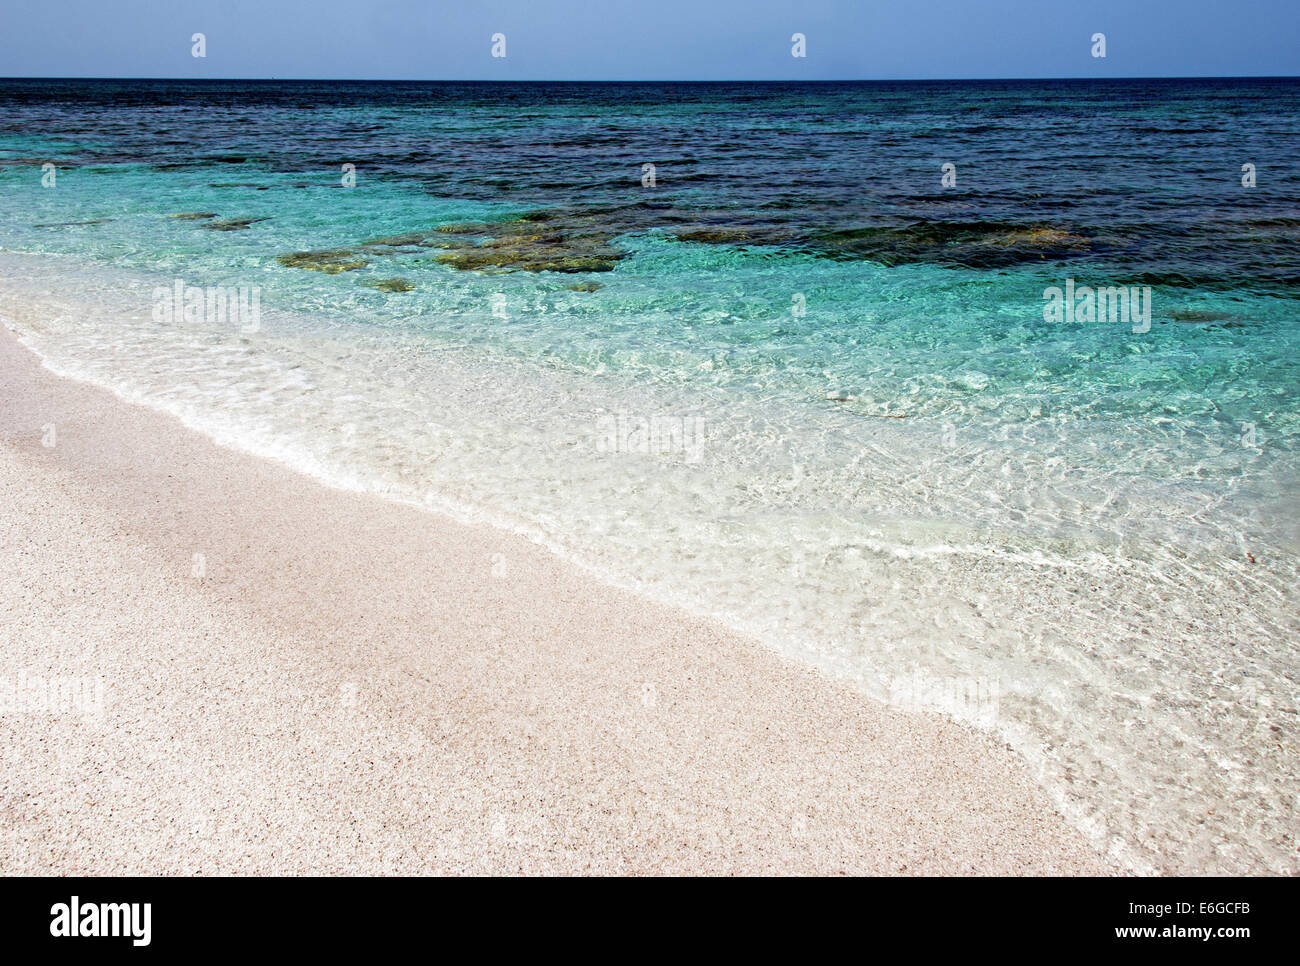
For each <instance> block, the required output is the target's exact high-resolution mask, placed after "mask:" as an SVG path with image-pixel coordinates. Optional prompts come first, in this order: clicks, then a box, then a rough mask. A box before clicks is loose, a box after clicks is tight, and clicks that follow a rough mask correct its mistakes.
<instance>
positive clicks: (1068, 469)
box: [0, 82, 1300, 872]
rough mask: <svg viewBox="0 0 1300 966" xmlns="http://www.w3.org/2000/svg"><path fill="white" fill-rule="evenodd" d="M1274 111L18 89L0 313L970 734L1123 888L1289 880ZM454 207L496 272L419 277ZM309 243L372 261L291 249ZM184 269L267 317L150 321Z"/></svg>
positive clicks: (316, 87)
mask: <svg viewBox="0 0 1300 966" xmlns="http://www.w3.org/2000/svg"><path fill="white" fill-rule="evenodd" d="M1298 90H1300V87H1297V85H1296V84H1294V83H1284V82H1265V83H1255V84H1251V83H1245V82H1232V83H1214V82H1197V83H1190V84H1176V83H1153V84H1145V83H1129V84H1124V83H1106V84H1097V85H1080V84H1069V83H1062V84H1041V85H1029V84H1000V85H999V84H970V85H951V84H942V85H939V84H935V85H672V87H671V89H669V88H668V86H666V85H604V86H602V85H554V86H546V87H543V88H536V87H527V86H522V85H333V86H331V85H320V84H287V85H270V84H257V85H237V84H226V85H169V84H136V85H121V84H112V83H102V84H95V83H86V84H73V83H69V84H67V85H64V86H62V87H60V86H58V85H53V84H39V83H36V82H26V83H18V82H7V83H5V84H4V85H3V86H0V106H3V107H4V108H5V110H4V111H3V112H0V246H3V249H4V251H3V252H0V276H2V277H3V278H4V284H3V286H2V287H0V315H3V317H4V318H6V319H7V320H8V321H10V323H11V324H13V325H15V326H16V327H17V328H18V329H19V331H20V332H21V333H23V335H24V337H25V338H26V339H27V341H28V342H29V344H31V345H33V346H34V347H35V348H37V349H38V351H40V352H41V353H42V354H43V355H44V356H45V357H46V359H47V360H48V361H49V362H50V364H51V365H52V366H53V367H54V368H55V369H56V370H57V371H62V372H66V373H68V374H73V375H78V376H81V377H84V378H90V379H93V380H95V381H97V382H101V383H103V384H106V385H110V386H112V387H114V388H115V389H117V390H118V391H119V392H121V393H122V394H123V395H126V396H127V397H128V398H132V399H136V400H139V401H142V402H147V403H149V404H152V405H155V406H160V407H163V408H166V409H168V410H170V411H172V412H175V413H177V414H179V415H181V416H182V417H183V418H185V419H186V420H187V421H188V422H189V423H191V424H192V425H195V426H197V427H199V428H202V429H204V430H205V431H207V432H209V433H211V434H213V435H215V436H217V438H219V439H221V440H223V441H225V442H229V443H231V444H233V445H238V446H241V447H244V448H247V449H251V450H254V451H256V452H261V453H265V454H268V455H273V456H276V457H278V458H281V459H284V460H287V461H289V462H291V463H293V464H295V465H298V466H300V467H302V468H304V469H307V470H309V471H311V472H314V473H316V474H318V475H320V476H322V477H324V478H326V479H329V480H331V481H333V482H335V483H339V484H341V485H347V486H352V487H357V488H362V489H367V490H373V491H377V492H383V493H386V494H388V495H390V496H393V497H396V498H398V499H404V500H408V501H411V502H416V503H420V504H422V505H428V506H431V507H436V508H439V509H444V510H449V511H451V512H453V513H456V514H457V515H460V516H463V517H467V518H475V519H487V520H491V521H493V522H496V523H499V524H502V525H505V526H510V527H512V528H514V529H517V530H519V531H520V532H523V533H526V534H528V535H529V536H531V537H532V538H533V539H536V540H539V541H541V542H543V543H545V544H547V545H549V546H552V547H554V548H556V549H557V550H559V551H561V552H563V553H565V554H566V555H568V556H570V557H571V558H574V559H577V560H579V561H581V562H583V563H584V564H585V565H587V566H589V567H591V568H593V569H595V570H596V571H598V572H599V573H601V574H603V575H605V576H606V577H608V578H610V579H613V580H616V581H618V582H620V583H623V584H626V585H629V586H634V587H637V588H638V589H640V590H641V591H643V592H644V593H647V594H649V595H651V596H654V597H657V598H660V599H665V600H669V601H673V602H676V603H679V604H682V605H684V606H687V607H689V608H691V609H693V610H696V611H699V612H702V613H708V614H712V615H714V616H719V617H721V618H723V619H725V620H727V621H728V622H730V623H732V624H734V625H736V626H739V627H741V628H743V629H745V630H748V631H750V632H752V633H755V634H757V635H759V636H760V637H762V638H763V639H764V640H766V641H769V642H770V643H772V644H773V645H774V646H777V647H779V648H781V649H783V650H784V651H786V652H787V653H789V654H791V655H793V656H796V657H798V658H800V659H804V660H811V661H813V662H815V663H818V664H819V665H821V666H824V667H827V668H828V669H830V670H832V671H834V672H835V673H838V674H842V675H845V676H848V677H850V678H851V679H853V680H854V681H856V682H857V683H858V684H859V685H860V686H861V687H863V688H864V689H865V690H867V691H868V692H869V693H872V694H874V695H876V696H878V697H881V698H883V699H885V700H891V701H895V702H898V703H902V704H904V705H906V706H924V707H939V708H941V709H943V710H946V711H948V712H950V713H952V714H953V715H954V716H956V717H958V718H960V719H962V720H966V721H969V722H971V723H973V724H976V725H978V726H980V727H985V728H989V729H992V730H993V731H994V732H995V733H997V734H999V735H1000V736H1002V737H1003V738H1005V740H1007V741H1008V742H1009V743H1010V744H1012V745H1013V746H1014V747H1015V748H1016V749H1017V750H1018V751H1020V752H1021V753H1022V754H1023V755H1024V756H1025V757H1026V759H1027V760H1028V761H1029V763H1030V766H1031V768H1033V769H1034V770H1035V772H1036V773H1037V774H1038V775H1039V777H1040V779H1041V780H1042V782H1043V784H1044V786H1045V787H1046V788H1047V789H1048V790H1049V791H1050V792H1051V793H1052V794H1053V795H1054V796H1055V797H1056V800H1057V801H1058V802H1059V803H1060V804H1061V807H1062V808H1063V809H1064V810H1065V812H1066V814H1067V815H1068V816H1069V817H1070V818H1071V819H1072V820H1074V821H1075V822H1076V823H1077V824H1078V825H1079V826H1080V827H1081V828H1083V829H1084V830H1085V831H1086V832H1088V834H1090V835H1091V836H1093V838H1094V839H1095V841H1096V842H1097V843H1098V845H1099V846H1100V847H1101V848H1103V849H1106V850H1108V851H1110V852H1112V853H1113V854H1115V855H1116V856H1117V857H1119V858H1120V859H1121V860H1123V861H1125V862H1127V863H1129V864H1130V865H1131V866H1132V867H1133V868H1136V869H1140V870H1156V871H1222V872H1243V871H1265V870H1268V871H1295V870H1296V869H1297V868H1300V862H1298V861H1297V851H1296V839H1295V835H1296V826H1297V809H1296V794H1297V777H1300V776H1298V774H1297V773H1298V772H1300V764H1298V762H1300V755H1298V754H1297V751H1298V750H1300V749H1298V748H1297V730H1296V729H1297V705H1298V700H1297V676H1298V673H1300V668H1298V663H1300V662H1298V661H1297V657H1296V640H1297V634H1296V631H1297V630H1298V629H1300V628H1298V627H1297V625H1298V624H1300V619H1298V617H1297V615H1298V614H1300V611H1298V610H1297V606H1296V604H1297V601H1296V595H1295V586H1296V574H1297V560H1298V557H1297V552H1298V551H1300V531H1298V528H1297V523H1296V520H1297V513H1296V511H1297V483H1298V482H1300V472H1298V471H1300V465H1298V463H1297V434H1298V432H1300V425H1298V423H1300V406H1298V405H1297V402H1298V400H1297V392H1298V391H1300V379H1297V375H1300V373H1297V366H1298V365H1300V364H1298V363H1297V361H1296V353H1295V351H1294V349H1295V333H1296V325H1297V321H1298V320H1297V311H1296V302H1295V296H1296V289H1297V280H1298V278H1300V270H1298V263H1297V258H1298V256H1297V250H1298V249H1297V245H1296V232H1297V226H1298V225H1300V221H1298V220H1297V212H1298V211H1300V171H1298V170H1297V167H1296V163H1295V161H1294V159H1295V158H1296V157H1297V156H1300V154H1297V150H1296V149H1297V148H1298V147H1300V121H1298V120H1297V114H1296V111H1295V106H1296V100H1295V97H1296V93H1297V91H1298ZM45 160H52V161H54V162H55V163H56V164H58V165H59V167H58V171H57V182H56V185H55V187H53V188H42V187H41V185H40V178H41V168H40V162H43V161H45ZM1248 160H1249V161H1252V162H1253V163H1255V164H1256V165H1257V169H1258V172H1259V186H1258V187H1256V188H1254V189H1243V188H1242V187H1241V183H1240V167H1241V164H1242V163H1244V162H1245V161H1248ZM646 161H650V162H652V163H655V164H656V166H657V171H656V175H657V182H658V183H657V185H656V186H655V187H654V188H644V187H642V185H641V181H640V179H641V173H642V172H641V164H642V163H643V162H646ZM944 161H952V162H953V163H955V164H957V171H958V187H957V188H955V189H948V190H944V189H941V188H940V187H939V175H940V171H939V165H940V164H941V163H943V162H944ZM31 162H36V163H31ZM343 163H352V164H355V165H356V167H357V178H358V180H357V186H356V187H355V188H351V189H348V188H344V187H342V186H341V185H340V184H339V178H340V165H342V164H343ZM208 212H211V213H213V218H207V219H194V220H185V219H176V218H173V217H170V216H171V215H175V214H177V213H208ZM527 212H542V213H544V214H545V215H546V218H545V219H544V220H543V221H542V222H540V223H539V224H540V231H539V232H538V234H539V235H542V234H544V235H546V236H547V237H554V238H558V239H559V240H558V241H557V242H549V241H542V242H537V241H530V240H528V238H530V237H532V235H531V233H532V228H531V227H529V228H528V229H527V231H528V233H529V235H528V236H527V237H525V236H524V235H522V234H521V233H520V232H519V230H518V229H519V226H520V224H521V223H520V222H518V221H515V220H513V219H517V218H518V217H519V216H520V215H522V214H524V213H527ZM254 217H256V218H266V219H268V220H265V221H259V222H255V223H252V224H250V225H249V226H248V227H247V228H243V229H236V230H230V231H214V230H210V229H209V228H206V227H205V225H210V224H212V223H213V222H215V221H217V220H218V219H232V218H254ZM100 219H108V220H100ZM92 221H94V222H97V223H94V224H69V223H72V222H92ZM467 221H474V222H479V221H487V222H493V223H496V222H500V223H501V224H502V227H501V228H500V229H492V230H490V231H478V232H477V233H476V234H473V235H471V236H470V237H469V240H468V241H466V240H465V238H464V237H462V236H455V235H447V236H446V243H449V244H458V245H462V246H477V245H479V244H482V243H484V239H488V241H487V242H486V244H488V245H491V244H492V242H491V239H492V238H493V237H497V236H498V235H499V236H502V237H506V238H508V239H511V244H512V245H513V246H514V247H512V248H510V249H509V250H507V251H506V252H505V253H504V254H505V255H506V256H507V257H505V258H504V259H501V260H498V261H496V262H495V263H494V264H493V265H492V266H490V267H491V268H492V269H493V270H492V271H487V272H479V271H461V270H457V268H455V267H454V265H453V264H448V263H445V262H439V261H438V259H439V257H440V256H446V255H448V254H450V255H452V256H456V255H458V254H462V253H465V252H469V253H471V254H475V255H476V254H478V253H479V252H481V251H482V250H483V249H479V248H476V247H461V248H453V249H441V248H437V247H434V246H436V245H437V244H441V243H443V241H442V238H441V237H440V236H439V235H438V234H437V233H436V232H435V229H436V228H437V227H438V226H446V225H448V224H451V223H457V222H467ZM41 226H52V227H41ZM494 232H496V233H497V234H496V235H494V234H493V233H494ZM511 232H514V234H513V235H512V234H511ZM409 233H416V234H417V235H419V236H420V238H419V240H418V241H416V240H413V239H410V238H408V239H405V240H404V242H403V243H402V244H392V245H389V246H373V245H372V246H366V245H365V244H364V243H365V242H366V241H367V240H368V239H374V238H378V237H383V236H392V235H397V234H409ZM592 237H595V238H597V248H599V250H600V251H602V252H605V250H606V249H611V250H612V253H608V252H607V253H606V257H602V258H601V259H597V262H598V267H601V268H607V269H609V270H608V271H590V272H557V271H525V270H512V269H516V268H519V266H520V265H521V264H522V262H523V261H524V260H525V259H526V258H528V257H531V256H534V255H536V254H537V251H538V250H539V249H538V248H537V247H536V246H537V245H539V244H540V245H542V246H543V248H542V249H541V250H542V251H543V252H544V255H545V258H546V259H549V260H550V261H551V262H552V263H554V264H555V265H557V266H559V265H560V264H561V262H560V261H559V259H561V258H563V257H567V256H569V255H572V254H573V253H574V252H579V253H580V254H582V255H584V257H585V256H586V255H588V254H589V253H590V251H591V250H592V248H591V246H590V245H588V244H587V242H586V241H585V239H588V238H592ZM521 239H522V240H521ZM683 239H686V240H683ZM320 249H328V250H339V249H343V250H346V251H347V252H349V253H350V254H349V255H348V256H347V258H348V259H352V260H361V261H364V262H365V263H366V264H365V265H364V266H363V267H360V268H358V269H356V270H354V271H343V272H340V273H339V274H333V275H330V274H323V273H321V272H318V271H306V270H303V269H302V268H300V267H294V266H293V265H292V264H283V263H282V262H281V261H278V260H277V256H281V255H286V254H292V253H295V252H302V251H307V250H320ZM335 258H336V259H337V258H338V256H335ZM344 260H346V259H344ZM534 267H536V263H534ZM176 278H181V279H184V280H185V281H186V282H188V283H189V284H192V285H204V286H208V285H223V286H253V285H256V286H259V287H260V289H261V306H262V317H261V328H260V330H259V331H257V332H251V333H243V332H240V331H238V329H237V328H235V327H233V326H231V325H230V324H228V323H226V324H216V323H212V322H208V323H202V322H200V323H182V324H175V323H167V322H160V321H155V320H154V318H153V307H154V302H155V299H154V289H155V287H157V286H159V285H163V286H166V285H168V284H170V282H171V280H173V279H176ZM1067 278H1075V279H1077V280H1079V283H1080V284H1085V283H1087V284H1098V283H1101V284H1116V285H1126V284H1128V285H1151V286H1152V289H1153V290H1152V305H1153V313H1152V320H1151V329H1150V331H1149V332H1146V333H1134V332H1133V331H1132V327H1131V326H1129V325H1124V324H1119V323H1110V322H1106V321H1102V322H1093V323H1086V322H1085V323H1064V324H1049V323H1047V322H1045V321H1044V319H1043V315H1042V308H1043V297H1042V293H1043V290H1044V288H1046V287H1047V286H1051V285H1058V286H1059V285H1063V284H1064V283H1065V280H1066V279H1067ZM381 279H402V280H404V281H406V282H409V283H411V284H413V285H414V286H415V287H414V288H413V289H412V290H410V291H402V292H386V291H381V290H376V289H373V288H369V287H367V285H366V283H368V282H374V281H376V280H381ZM591 283H599V284H600V286H601V287H599V288H598V289H596V290H594V291H574V290H572V289H571V288H570V286H573V285H575V284H578V285H586V286H587V287H592V284H591ZM797 295H801V296H802V297H803V303H804V305H806V313H805V314H803V315H796V314H795V313H794V311H793V309H794V307H795V298H796V296H797ZM641 420H644V421H645V422H644V427H645V429H646V430H647V432H641V433H637V432H636V431H635V430H636V427H637V426H638V425H640V424H639V422H638V421H641ZM697 421H698V422H697ZM620 427H621V428H622V433H621V434H620ZM650 431H652V432H653V434H654V436H655V440H654V443H653V444H652V443H651V441H650V439H649V438H648V437H649V436H650ZM611 433H612V434H613V437H612V438H611ZM660 442H662V443H663V445H664V447H665V448H666V450H667V451H666V452H658V451H657V450H658V449H659V448H660V446H659V443H660ZM490 565H491V562H485V566H490ZM507 569H508V568H507Z"/></svg>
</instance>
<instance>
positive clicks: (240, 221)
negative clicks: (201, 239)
mask: <svg viewBox="0 0 1300 966" xmlns="http://www.w3.org/2000/svg"><path fill="white" fill-rule="evenodd" d="M270 220H271V219H270V217H269V216H266V215H263V216H262V217H260V218H222V219H219V220H217V221H210V222H208V223H207V224H206V225H204V226H203V227H204V228H206V229H208V230H209V231H242V230H244V229H245V228H247V227H248V226H249V225H255V224H257V223H258V222H259V221H270Z"/></svg>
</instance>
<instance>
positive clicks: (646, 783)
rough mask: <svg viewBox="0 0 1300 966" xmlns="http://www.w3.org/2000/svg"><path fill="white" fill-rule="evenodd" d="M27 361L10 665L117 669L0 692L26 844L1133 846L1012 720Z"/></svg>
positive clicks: (14, 861) (627, 855) (128, 862)
mask: <svg viewBox="0 0 1300 966" xmlns="http://www.w3.org/2000/svg"><path fill="white" fill-rule="evenodd" d="M0 374H2V376H0V395H2V396H3V398H4V400H5V404H4V406H3V407H0V443H2V445H0V479H2V480H3V485H4V491H5V497H6V499H5V507H6V508H5V510H4V511H3V512H4V513H5V514H6V515H8V516H9V520H8V521H7V526H6V527H5V537H4V538H3V539H4V553H3V554H0V580H2V581H3V584H0V586H3V589H4V598H5V600H6V601H7V602H9V606H8V607H7V613H6V617H5V624H6V625H7V627H6V630H7V631H8V633H6V634H4V635H0V641H3V645H2V646H3V648H4V658H3V663H4V665H5V673H6V674H7V675H10V676H13V677H17V676H19V675H25V679H27V680H31V679H34V678H43V679H45V680H49V679H50V678H54V677H59V676H65V677H66V676H72V677H76V678H77V679H78V680H84V681H87V682H90V681H94V682H97V683H102V684H103V685H104V688H103V694H104V699H103V705H102V711H101V713H100V714H98V715H95V714H94V713H89V714H87V713H84V709H83V710H82V711H72V712H68V713H49V712H34V711H31V710H27V711H23V712H20V713H18V714H14V713H0V729H3V732H4V745H3V747H4V748H5V749H6V751H5V752H4V754H3V756H2V757H3V759H5V760H4V765H5V775H4V777H3V778H2V779H0V791H2V792H3V798H2V799H0V801H3V803H4V807H5V812H6V815H7V820H6V821H5V822H4V823H3V829H4V832H3V834H4V838H3V840H0V867H4V868H6V869H11V870H13V871H15V872H27V873H29V874H38V873H44V874H51V873H54V874H76V873H81V874H94V873H99V874H130V873H137V874H162V873H168V872H172V873H185V872H200V873H227V874H244V873H276V872H282V873H309V872H314V873H324V874H329V873H348V872H352V873H360V874H365V873H429V872H432V873H443V872H451V873H516V872H519V873H530V872H531V873H668V874H672V873H741V874H746V873H777V874H786V873H883V874H890V873H902V874H938V873H958V874H960V873H986V874H1024V873H1031V874H1060V873H1107V872H1116V871H1118V870H1117V869H1116V868H1115V867H1114V866H1113V865H1112V864H1111V863H1110V862H1109V861H1108V860H1107V859H1105V858H1103V857H1101V856H1099V855H1098V854H1097V853H1096V852H1095V851H1094V850H1093V849H1092V847H1091V846H1090V845H1089V844H1088V843H1087V842H1086V841H1085V840H1084V838H1083V837H1082V835H1081V834H1080V833H1078V832H1077V831H1075V830H1074V829H1072V828H1070V827H1069V826H1068V825H1067V823H1066V821H1065V819H1064V818H1063V817H1062V816H1061V815H1060V814H1059V813H1058V812H1057V811H1056V809H1055V808H1053V806H1052V805H1051V804H1050V802H1049V800H1048V797H1047V795H1046V793H1045V792H1044V791H1043V790H1042V789H1041V788H1039V787H1038V786H1037V784H1036V783H1035V782H1034V781H1033V780H1032V778H1030V776H1029V774H1028V769H1027V767H1026V766H1025V765H1024V763H1023V762H1021V761H1020V760H1019V759H1018V758H1017V757H1016V756H1015V755H1014V754H1012V753H1011V752H1010V751H1008V750H1007V749H1006V748H1005V747H1003V746H1002V745H1000V744H999V743H998V742H997V741H996V740H994V739H993V738H992V737H991V736H989V735H986V734H983V733H980V732H977V731H975V730H973V729H970V728H968V727H965V726H962V725H959V724H956V723H954V722H952V721H951V720H948V719H946V718H943V717H941V716H939V715H935V714H925V713H911V712H902V711H896V710H893V709H891V708H888V707H886V706H884V705H881V704H879V703H877V702H874V701H872V700H871V699H870V698H868V697H866V696H865V695H863V694H861V693H859V692H858V691H856V690H854V689H853V688H852V687H851V686H849V685H848V684H846V683H842V682H839V681H836V680H833V679H831V678H830V677H829V676H827V675H826V674H825V673H823V672H821V671H818V670H815V669H813V668H811V667H803V666H799V665H796V664H794V663H793V662H791V661H789V660H787V659H785V658H783V657H781V656H780V655H778V654H777V653H776V652H775V651H773V650H771V649H769V648H767V647H765V646H764V645H762V644H760V643H758V642H756V641H753V640H751V639H748V638H746V637H744V636H742V635H740V634H737V633H733V632H731V631H729V630H727V629H725V628H723V627H721V626H720V625H718V624H716V623H714V622H712V621H709V620H706V619H702V618H697V617H692V616H690V615H687V614H686V613H684V612H683V611H680V610H677V609H675V608H672V607H670V606H668V605H664V604H659V603H655V602H652V601H649V600H647V599H645V598H642V597H638V596H637V595H635V594H634V593H632V592H631V591H627V590H622V589H618V588H615V587H612V586H609V585H606V584H603V583H600V582H599V581H598V580H597V579H596V578H595V577H594V576H593V575H592V574H590V573H589V572H587V571H584V570H581V569H580V568H578V567H577V566H576V565H573V564H569V563H567V562H565V561H563V560H562V559H560V558H558V557H556V556H555V555H553V554H551V553H550V552H548V551H546V550H544V549H543V548H541V547H539V546H537V545H535V544H532V543H530V542H529V541H527V540H526V539H525V538H523V537H521V536H518V535H515V534H511V533H508V532H506V531H502V530H497V529H494V528H491V527H488V526H486V525H469V524H464V523H460V522H457V521H455V520H453V519H451V518H450V517H446V516H443V515H441V514H439V513H437V512H436V511H433V510H429V509H418V508H415V507H412V506H408V505H404V504H399V503H394V502H389V501H386V500H384V499H382V498H381V497H378V496H373V495H366V494H358V493H352V492H348V491H344V490H336V489H332V488H329V487H327V486H325V485H324V484H322V483H319V482H317V481H315V480H313V479H311V478H309V477H306V476H303V475H301V474H299V473H297V472H295V471H293V470H291V469H289V468H287V467H284V466H282V465H280V464H276V463H272V462H269V461H266V460H262V459H260V458H257V457H253V456H249V455H246V454H244V453H240V452H237V451H235V450H232V449H228V448H223V447H221V446H219V445H218V444H216V443H215V442H212V441H211V440H209V439H207V438H206V437H204V436H202V435H200V434H199V433H197V432H195V431H192V430H189V429H187V428H185V427H184V426H182V425H181V424H180V422H179V421H178V420H176V419H174V418H172V417H170V416H168V415H165V414H163V413H161V412H158V411H155V410H152V409H147V408H145V407H140V406H135V405H132V404H129V403H126V402H124V401H122V400H120V399H118V398H116V397H114V396H113V395H112V394H111V393H110V392H108V391H107V390H104V389H100V388H97V387H94V386H91V385H89V384H86V383H81V382H74V381H72V380H68V379H64V378H61V377H58V376H55V375H53V374H52V373H51V372H49V371H48V370H47V369H45V368H44V367H43V366H42V365H41V363H40V361H39V359H38V358H37V357H36V355H35V354H34V353H32V352H31V351H30V350H28V349H27V348H26V347H24V346H22V345H20V344H19V343H18V341H17V340H16V338H15V337H14V335H13V333H12V332H10V331H8V330H7V329H5V330H4V331H3V332H0ZM49 426H53V427H54V434H53V445H52V446H47V445H43V440H42V437H43V436H46V435H48V434H47V427H49ZM91 710H92V712H93V708H92V709H91ZM89 775H98V776H99V777H98V778H96V779H93V780H88V776H89Z"/></svg>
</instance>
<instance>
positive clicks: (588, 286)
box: [565, 282, 605, 292]
mask: <svg viewBox="0 0 1300 966" xmlns="http://www.w3.org/2000/svg"><path fill="white" fill-rule="evenodd" d="M604 287H605V283H604V282H579V283H578V284H577V285H566V286H565V288H566V289H568V290H569V291H570V292H599V291H600V290H601V289H602V288H604Z"/></svg>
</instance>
